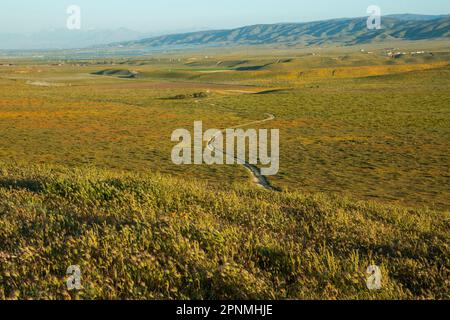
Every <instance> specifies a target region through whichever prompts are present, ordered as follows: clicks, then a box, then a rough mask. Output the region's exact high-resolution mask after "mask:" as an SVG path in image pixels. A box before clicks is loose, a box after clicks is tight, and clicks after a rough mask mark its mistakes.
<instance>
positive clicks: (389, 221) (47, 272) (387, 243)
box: [0, 164, 450, 299]
mask: <svg viewBox="0 0 450 320" xmlns="http://www.w3.org/2000/svg"><path fill="white" fill-rule="evenodd" d="M0 167H1V170H0V262H1V263H0V299H5V298H19V299H23V298H65V299H70V298H83V299H84V298H108V299H116V298H125V299H130V298H136V299H143V298H150V299H154V298H169V299H178V298H183V299H185V298H187V299H210V298H221V299H222V298H227V299H228V298H230V299H247V298H255V299H263V298H277V299H297V298H300V299H305V298H313V299H318V298H321V299H323V298H325V299H344V298H350V299H354V298H362V299H378V298H380V299H385V298H394V299H400V298H402V299H430V298H440V299H448V298H449V297H450V296H449V294H450V292H449V287H448V271H449V257H450V252H449V247H448V230H449V222H448V213H447V214H444V213H442V212H433V211H422V210H406V209H402V208H400V207H393V206H382V205H379V204H375V203H371V202H352V201H349V200H346V199H345V198H341V197H327V196H324V195H320V194H315V195H304V194H302V193H298V192H290V193H288V192H285V193H272V192H269V191H265V190H259V189H255V188H254V187H253V186H250V185H246V184H236V185H234V186H232V187H230V188H226V187H218V186H212V185H207V184H205V183H202V182H198V181H196V182H188V181H186V180H179V179H175V178H171V177H168V176H160V175H150V174H149V175H144V174H142V175H141V174H132V173H117V172H111V171H99V170H94V169H72V170H68V169H64V168H62V167H27V168H21V167H18V166H12V165H6V164H3V165H1V166H0ZM74 264H76V265H80V267H81V270H82V285H83V290H81V291H79V292H77V293H73V292H72V293H68V291H67V290H66V288H65V280H64V279H65V271H66V269H67V267H68V266H70V265H74ZM371 264H376V265H379V266H380V267H381V269H382V274H383V288H382V290H380V291H369V290H368V289H367V288H366V286H365V280H366V277H367V275H366V274H365V270H366V268H367V267H368V266H369V265H371Z"/></svg>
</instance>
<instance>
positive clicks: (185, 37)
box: [111, 14, 450, 49]
mask: <svg viewBox="0 0 450 320" xmlns="http://www.w3.org/2000/svg"><path fill="white" fill-rule="evenodd" d="M366 21H367V18H365V17H363V18H349V19H333V20H326V21H317V22H307V23H279V24H261V25H253V26H246V27H242V28H237V29H231V30H212V31H201V32H191V33H184V34H173V35H167V36H159V37H153V38H147V39H142V40H138V41H129V42H125V43H120V44H113V45H111V46H120V47H131V48H149V49H151V48H167V47H169V48H185V47H199V46H204V47H221V46H240V45H243V46H248V45H286V46H295V45H303V46H314V45H323V44H341V45H355V44H365V43H373V42H382V41H385V40H400V39H401V40H424V39H439V38H450V16H421V15H409V14H404V15H394V16H386V17H383V19H382V29H380V30H368V29H367V24H366Z"/></svg>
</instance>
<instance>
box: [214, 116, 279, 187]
mask: <svg viewBox="0 0 450 320" xmlns="http://www.w3.org/2000/svg"><path fill="white" fill-rule="evenodd" d="M266 115H267V118H266V119H264V120H258V121H252V122H249V123H245V124H242V125H239V126H236V127H232V128H229V129H239V128H244V127H248V126H251V125H255V124H261V123H264V122H269V121H272V120H274V119H275V116H274V115H273V114H270V113H266ZM225 132H226V129H225V130H222V131H219V132H218V133H222V134H224V133H225ZM216 138H217V136H214V137H213V138H212V139H211V140H209V141H208V149H209V150H211V151H216V150H217V151H219V152H221V153H222V154H224V155H225V156H227V155H229V154H228V153H227V152H226V151H224V150H220V149H219V148H216V146H215V145H214V142H215V140H216ZM229 156H233V158H234V159H235V160H236V161H237V160H240V161H242V162H244V164H243V166H244V167H245V168H246V169H247V171H249V172H250V174H251V175H252V177H253V182H254V183H255V184H256V185H258V186H259V187H262V188H264V189H267V190H271V191H279V189H277V188H275V187H274V186H272V185H271V184H270V182H269V180H268V179H267V177H266V176H263V175H262V174H261V169H259V168H258V167H257V166H256V165H254V164H250V163H249V162H248V161H247V160H246V159H240V158H238V157H237V156H235V155H229Z"/></svg>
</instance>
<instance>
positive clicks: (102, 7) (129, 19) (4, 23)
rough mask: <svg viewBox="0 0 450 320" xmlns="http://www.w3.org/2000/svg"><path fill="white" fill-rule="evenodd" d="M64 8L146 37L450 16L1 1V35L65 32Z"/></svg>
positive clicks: (331, 3) (383, 0)
mask: <svg viewBox="0 0 450 320" xmlns="http://www.w3.org/2000/svg"><path fill="white" fill-rule="evenodd" d="M69 5H78V6H80V7H81V10H82V28H83V29H94V28H95V29H115V28H119V27H126V28H129V29H134V30H138V31H145V32H160V31H172V30H173V31H181V30H194V29H195V30H197V29H208V28H215V29H217V28H230V27H240V26H243V25H250V24H256V23H275V22H305V21H311V20H320V19H328V18H340V17H356V16H365V15H366V9H367V7H368V6H369V5H378V6H379V7H381V9H382V14H391V13H421V14H449V13H450V1H449V0H369V1H366V0H312V1H310V0H226V1H225V0H220V1H219V0H165V1H158V0H72V1H66V0H38V1H36V0H2V3H1V7H0V12H1V13H0V33H11V32H13V33H17V32H20V33H29V32H35V31H42V30H47V29H57V28H64V27H65V25H66V19H67V16H68V15H67V13H66V8H67V7H68V6H69Z"/></svg>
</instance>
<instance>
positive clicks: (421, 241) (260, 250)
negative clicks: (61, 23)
mask: <svg viewBox="0 0 450 320" xmlns="http://www.w3.org/2000/svg"><path fill="white" fill-rule="evenodd" d="M342 50H343V49H340V50H338V51H339V52H335V53H325V52H321V54H319V55H311V54H306V53H302V54H300V53H299V54H296V53H295V52H294V51H290V52H289V55H287V53H283V54H281V51H269V52H266V53H265V54H264V55H263V54H262V53H261V54H260V55H256V53H255V54H254V56H251V55H249V54H248V53H247V54H244V53H241V54H236V53H235V54H230V55H228V56H218V55H217V56H215V57H209V58H208V59H206V58H204V55H202V56H195V59H193V58H192V57H191V56H190V55H187V54H185V55H184V56H180V57H175V56H173V57H172V56H171V57H170V58H155V57H151V58H150V57H149V58H146V57H140V58H137V59H129V60H127V59H117V60H114V59H112V60H108V61H107V60H105V61H102V60H96V61H95V60H94V61H83V62H82V63H80V62H73V61H71V62H66V64H64V65H61V66H58V64H59V62H58V63H55V62H54V61H28V60H17V61H14V65H13V66H7V67H3V66H2V67H0V131H1V139H0V299H9V298H11V299H28V298H36V299H48V298H50V299H56V298H64V299H69V298H72V299H73V298H80V299H92V298H94V299H95V298H104V299H118V298H123V299H131V298H136V299H160V298H168V299H212V298H220V299H250V298H254V299H449V297H450V296H449V286H448V271H449V256H450V255H449V240H448V231H449V213H448V210H449V209H450V203H449V200H448V199H450V191H449V188H448V185H449V182H450V179H449V178H450V176H449V166H448V164H449V163H450V156H449V153H448V150H449V148H450V107H449V106H450V90H448V89H449V88H450V69H449V61H450V59H449V55H448V53H447V52H444V51H443V52H436V53H435V54H434V56H429V57H426V58H424V57H415V58H414V59H412V58H411V59H399V60H392V59H388V58H386V57H385V56H384V53H383V52H382V51H376V52H375V53H374V54H372V55H367V54H361V53H359V52H343V51H342ZM346 50H350V49H346ZM353 50H355V49H354V48H353ZM358 51H359V50H358ZM447 51H448V50H447ZM114 65H120V69H121V70H132V71H133V72H134V71H136V72H138V76H137V77H136V78H135V79H120V78H118V77H104V76H96V75H93V74H92V73H95V72H98V71H101V70H107V69H111V70H116V69H118V67H116V66H114ZM258 65H266V66H265V67H264V68H261V69H260V70H250V71H236V70H230V71H228V72H203V71H206V70H215V69H218V68H230V69H231V68H239V67H244V68H246V67H251V66H258ZM200 92H201V93H205V95H202V97H199V95H198V93H200ZM257 92H263V93H265V94H249V93H257ZM196 93H197V95H195V94H196ZM173 97H186V99H173ZM171 98H172V99H171ZM266 113H270V114H274V115H275V116H276V118H275V119H274V120H273V121H271V122H267V123H264V125H263V126H264V128H275V129H279V130H280V138H281V149H280V152H281V161H280V172H279V174H278V175H276V176H273V177H269V180H270V182H271V184H273V185H274V186H275V187H277V188H279V189H280V190H282V192H279V193H275V192H268V191H264V190H260V189H259V188H257V187H256V186H255V185H254V184H252V182H251V180H250V178H249V176H248V173H247V171H246V170H245V169H244V168H243V167H242V166H225V165H221V166H206V165H202V166H176V165H174V164H173V163H172V161H171V159H170V155H171V149H172V147H173V146H174V143H172V142H171V141H170V136H171V133H172V131H173V130H175V129H178V128H187V129H192V126H193V123H194V121H198V120H202V121H203V123H204V128H205V129H206V128H218V129H223V128H230V127H234V126H236V125H240V124H243V123H248V122H251V121H254V120H262V119H264V118H265V114H266ZM75 264H76V265H80V266H81V269H82V275H83V280H82V282H83V286H84V289H83V290H82V291H79V292H76V293H75V292H68V291H67V289H66V288H65V277H66V275H65V271H66V269H67V267H68V266H70V265H75ZM372 264H376V265H379V266H380V267H381V269H382V273H383V289H382V290H380V291H370V290H368V289H367V288H366V284H365V281H366V278H367V275H366V274H365V271H366V269H367V267H368V266H369V265H372Z"/></svg>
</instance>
